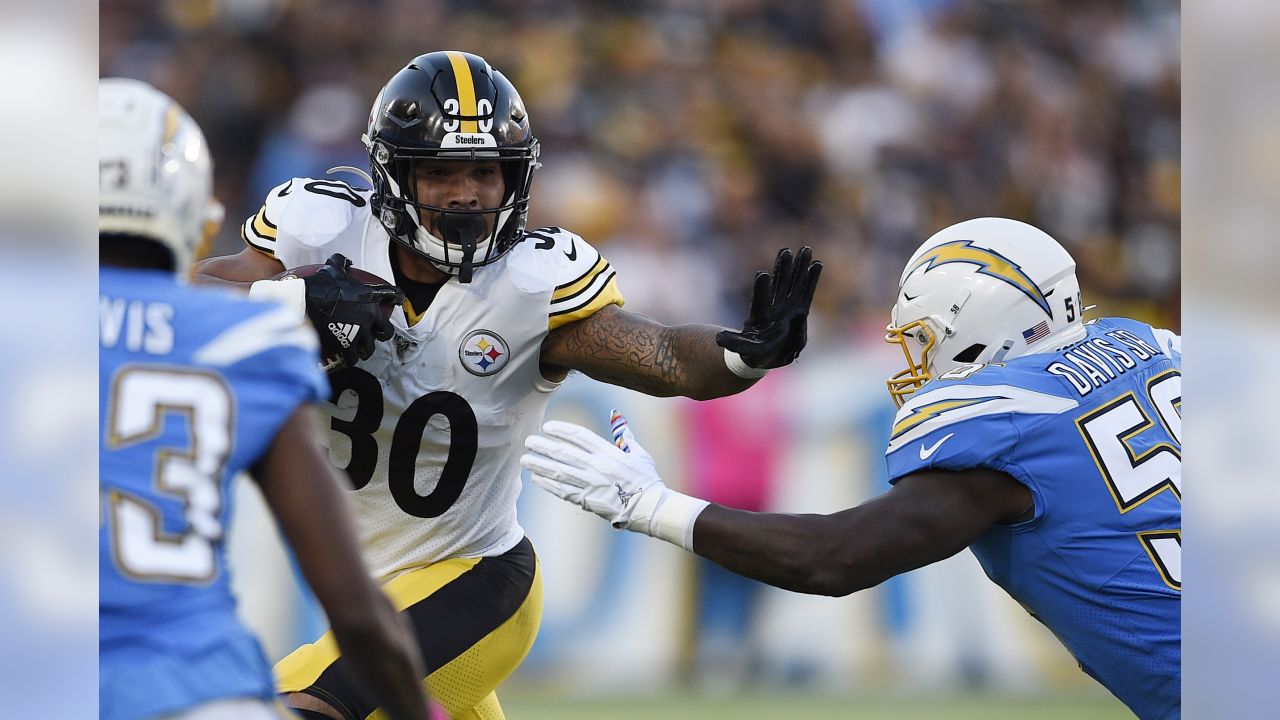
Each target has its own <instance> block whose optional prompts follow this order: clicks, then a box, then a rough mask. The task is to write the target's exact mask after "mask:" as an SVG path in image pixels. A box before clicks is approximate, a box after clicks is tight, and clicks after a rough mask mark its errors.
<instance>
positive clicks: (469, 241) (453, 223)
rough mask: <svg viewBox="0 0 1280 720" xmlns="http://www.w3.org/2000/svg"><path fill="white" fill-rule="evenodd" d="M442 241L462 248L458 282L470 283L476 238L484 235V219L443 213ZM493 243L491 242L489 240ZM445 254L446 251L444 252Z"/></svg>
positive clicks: (477, 216) (475, 216)
mask: <svg viewBox="0 0 1280 720" xmlns="http://www.w3.org/2000/svg"><path fill="white" fill-rule="evenodd" d="M440 224H441V225H442V228H441V229H442V230H444V233H443V234H444V241H445V243H446V245H447V244H450V243H452V244H454V245H458V246H459V247H461V248H462V262H461V263H460V267H459V268H458V282H460V283H469V282H471V275H472V271H473V270H474V267H475V266H474V265H473V263H474V262H475V256H476V238H478V237H480V235H481V234H482V233H484V218H483V217H482V216H480V215H470V214H468V215H462V214H457V213H444V218H443V219H442V221H441V223H440ZM490 242H493V240H490ZM446 252H447V251H446Z"/></svg>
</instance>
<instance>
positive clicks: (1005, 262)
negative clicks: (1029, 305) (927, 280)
mask: <svg viewBox="0 0 1280 720" xmlns="http://www.w3.org/2000/svg"><path fill="white" fill-rule="evenodd" d="M948 263H970V264H973V265H977V266H978V272H979V273H980V274H982V275H987V276H989V277H993V278H996V279H997V280H1000V281H1003V282H1006V283H1009V284H1010V285H1012V286H1014V287H1016V288H1018V289H1019V290H1021V291H1022V293H1023V294H1024V295H1026V296H1027V297H1029V298H1031V300H1032V301H1033V302H1035V304H1036V305H1039V306H1040V309H1041V310H1044V313H1045V315H1048V316H1049V318H1050V319H1052V318H1053V310H1052V309H1051V308H1050V307H1049V301H1048V300H1047V299H1045V296H1044V294H1043V293H1042V292H1040V288H1039V286H1037V285H1036V284H1035V282H1033V281H1032V280H1031V278H1030V277H1028V276H1027V274H1026V273H1025V272H1023V271H1022V268H1021V267H1019V266H1018V264H1017V263H1015V262H1013V261H1012V260H1010V259H1009V258H1007V257H1005V256H1003V255H1001V254H1000V253H998V252H995V251H993V250H987V249H985V248H980V247H977V246H975V245H974V244H973V241H972V240H954V241H952V242H949V243H943V244H941V245H939V246H938V247H935V248H933V249H932V250H930V251H929V252H927V253H925V254H924V255H923V256H921V257H920V259H919V260H917V261H916V263H915V264H914V265H912V266H911V270H910V271H909V272H908V275H909V274H910V273H912V272H915V271H916V270H917V269H918V268H920V267H924V269H925V272H928V271H929V270H932V269H933V268H935V267H938V266H939V265H946V264H948Z"/></svg>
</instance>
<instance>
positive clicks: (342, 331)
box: [329, 323, 360, 348]
mask: <svg viewBox="0 0 1280 720" xmlns="http://www.w3.org/2000/svg"><path fill="white" fill-rule="evenodd" d="M329 332H331V333H333V336H334V337H336V338H338V342H340V343H342V347H344V348H349V347H351V341H352V340H355V339H356V334H357V333H359V332H360V326H359V325H348V324H346V323H329Z"/></svg>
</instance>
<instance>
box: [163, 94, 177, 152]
mask: <svg viewBox="0 0 1280 720" xmlns="http://www.w3.org/2000/svg"><path fill="white" fill-rule="evenodd" d="M181 117H182V108H181V107H179V106H178V103H170V104H169V109H168V110H167V111H166V112H165V114H164V139H163V141H162V144H165V145H167V144H169V143H171V142H173V138H174V137H175V136H176V135H177V134H178V120H179V119H181Z"/></svg>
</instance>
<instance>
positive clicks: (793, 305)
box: [716, 247, 822, 369]
mask: <svg viewBox="0 0 1280 720" xmlns="http://www.w3.org/2000/svg"><path fill="white" fill-rule="evenodd" d="M821 274H822V263H820V262H818V261H816V260H814V259H813V250H812V249H810V248H809V247H803V248H800V254H799V255H798V256H797V257H796V258H795V259H794V260H793V259H792V257H791V250H790V249H789V248H783V249H781V250H779V251H778V259H777V260H776V261H775V262H774V264H773V274H772V275H770V274H769V273H766V272H761V273H756V281H755V287H754V288H753V289H752V291H751V310H750V311H749V312H748V313H747V321H746V322H745V323H743V325H742V331H741V332H734V331H732V330H722V331H720V332H719V333H717V334H716V344H717V345H719V346H720V347H722V348H727V349H729V350H732V351H733V352H736V353H738V355H739V356H741V357H742V361H743V362H745V363H746V364H747V365H749V366H751V367H753V368H761V369H763V368H776V367H782V366H783V365H786V364H788V363H790V362H791V361H793V360H795V359H796V356H798V355H799V354H800V351H801V350H803V349H804V345H805V342H807V341H808V331H807V324H808V318H809V304H810V303H812V302H813V291H814V289H815V288H817V286H818V276H819V275H821Z"/></svg>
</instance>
